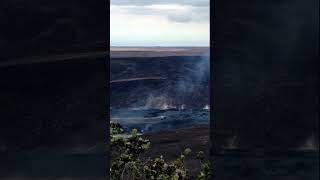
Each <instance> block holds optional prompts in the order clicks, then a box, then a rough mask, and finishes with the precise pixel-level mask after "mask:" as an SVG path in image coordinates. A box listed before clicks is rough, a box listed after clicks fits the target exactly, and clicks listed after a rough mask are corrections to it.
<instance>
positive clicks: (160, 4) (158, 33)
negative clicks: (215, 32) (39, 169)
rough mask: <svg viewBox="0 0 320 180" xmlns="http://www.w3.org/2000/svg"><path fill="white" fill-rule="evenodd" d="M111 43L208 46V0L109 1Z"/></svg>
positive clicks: (118, 44)
mask: <svg viewBox="0 0 320 180" xmlns="http://www.w3.org/2000/svg"><path fill="white" fill-rule="evenodd" d="M110 8H111V10H110V11H111V12H110V13H111V16H110V28H111V34H110V38H111V39H110V41H111V46H209V34H210V33H209V32H210V29H209V28H210V25H209V24H210V23H209V17H210V15H209V9H210V8H209V0H111V7H110Z"/></svg>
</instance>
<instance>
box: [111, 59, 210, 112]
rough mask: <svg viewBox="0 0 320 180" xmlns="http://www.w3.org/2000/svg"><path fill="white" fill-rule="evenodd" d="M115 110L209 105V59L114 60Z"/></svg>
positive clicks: (189, 107)
mask: <svg viewBox="0 0 320 180" xmlns="http://www.w3.org/2000/svg"><path fill="white" fill-rule="evenodd" d="M110 66H111V71H110V77H111V89H110V92H111V94H110V103H111V107H112V108H125V107H127V108H128V107H129V108H146V109H165V108H181V107H182V108H186V109H192V108H198V109H202V108H204V107H205V106H206V105H208V104H209V101H210V100H209V92H210V91H209V73H210V71H209V70H210V67H209V57H208V56H169V57H148V58H112V59H111V64H110Z"/></svg>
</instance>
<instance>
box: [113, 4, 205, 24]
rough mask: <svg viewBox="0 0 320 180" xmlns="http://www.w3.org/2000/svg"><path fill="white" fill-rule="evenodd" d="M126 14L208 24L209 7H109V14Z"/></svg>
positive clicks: (176, 5) (169, 5)
mask: <svg viewBox="0 0 320 180" xmlns="http://www.w3.org/2000/svg"><path fill="white" fill-rule="evenodd" d="M115 11H117V12H118V13H126V14H132V15H141V16H147V15H148V16H159V17H166V18H167V19H168V20H169V21H173V22H179V23H187V22H191V21H194V22H209V16H210V12H209V7H204V6H203V7H202V6H196V7H195V6H190V5H179V4H161V5H160V4H159V5H155V4H153V5H143V6H137V5H126V6H124V5H123V6H118V5H111V13H113V12H115Z"/></svg>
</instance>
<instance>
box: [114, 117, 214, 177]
mask: <svg viewBox="0 0 320 180" xmlns="http://www.w3.org/2000/svg"><path fill="white" fill-rule="evenodd" d="M123 133H124V130H123V128H122V127H121V125H120V124H117V123H112V122H111V123H110V147H111V152H112V155H111V156H112V160H111V168H110V177H111V179H112V180H124V179H132V180H187V179H190V178H189V176H188V170H187V169H186V167H185V158H186V156H188V155H189V154H190V153H191V149H189V148H187V149H185V151H184V152H183V153H181V155H180V156H179V157H178V158H177V159H176V160H174V161H172V162H166V161H165V160H164V159H163V156H159V157H156V158H154V159H151V158H148V159H147V160H144V161H143V160H142V159H141V156H142V154H143V153H144V152H146V150H148V149H149V147H150V141H149V140H148V139H144V138H142V137H141V136H139V135H138V131H137V130H136V129H133V130H132V131H131V135H128V136H126V135H124V134H123ZM203 154H204V153H203V152H199V153H198V156H197V157H198V159H199V160H200V164H201V167H200V170H199V173H198V175H197V178H196V179H197V180H208V179H210V168H209V162H208V161H205V159H204V155H203Z"/></svg>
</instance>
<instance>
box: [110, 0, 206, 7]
mask: <svg viewBox="0 0 320 180" xmlns="http://www.w3.org/2000/svg"><path fill="white" fill-rule="evenodd" d="M110 2H111V5H119V6H128V5H129V6H130V5H135V6H146V5H157V4H181V5H190V6H205V7H206V6H209V4H210V0H111V1H110Z"/></svg>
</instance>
